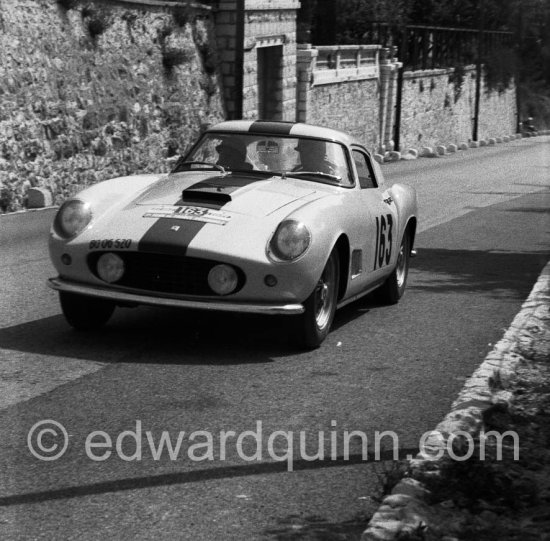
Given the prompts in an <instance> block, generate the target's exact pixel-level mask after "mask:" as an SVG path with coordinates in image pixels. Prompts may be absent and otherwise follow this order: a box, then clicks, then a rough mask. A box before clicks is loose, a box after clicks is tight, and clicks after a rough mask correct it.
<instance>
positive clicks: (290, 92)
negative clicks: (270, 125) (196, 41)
mask: <svg viewBox="0 0 550 541" xmlns="http://www.w3.org/2000/svg"><path fill="white" fill-rule="evenodd" d="M299 7H300V2H299V1H298V0H218V2H217V14H216V36H217V43H218V49H219V56H220V58H221V73H222V78H223V86H224V92H225V96H224V97H225V103H226V107H227V113H228V117H229V118H246V119H255V118H259V117H265V115H264V114H262V112H261V111H260V102H261V99H262V97H261V96H260V93H259V85H258V81H259V76H258V74H259V68H260V64H261V62H262V60H261V53H262V52H264V53H265V52H266V50H267V49H270V50H273V49H275V48H278V49H279V50H278V51H277V54H276V55H273V57H268V59H267V63H268V64H269V68H270V69H271V70H272V71H273V72H274V73H273V78H274V79H275V82H274V85H275V87H274V88H270V89H269V90H270V92H269V94H270V96H269V99H270V100H273V102H274V103H273V106H272V107H271V108H269V113H268V115H267V116H268V119H269V120H294V119H295V116H296V17H297V15H296V14H297V11H298V9H299ZM264 62H265V61H264Z"/></svg>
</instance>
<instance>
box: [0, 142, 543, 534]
mask: <svg viewBox="0 0 550 541" xmlns="http://www.w3.org/2000/svg"><path fill="white" fill-rule="evenodd" d="M384 172H385V175H386V178H387V181H388V183H393V182H397V181H399V182H406V183H409V184H411V185H413V186H415V188H416V189H417V190H418V195H419V202H420V212H421V216H420V227H419V234H418V236H417V248H418V250H419V257H418V258H416V259H415V260H413V264H412V269H411V273H410V275H409V286H408V289H407V292H406V294H405V296H404V297H403V299H402V301H401V302H400V303H399V305H397V306H379V305H377V303H376V301H375V299H374V298H372V297H369V298H367V299H364V300H361V301H359V302H356V303H354V304H353V305H350V306H348V307H346V308H344V309H342V310H341V311H340V312H339V313H338V314H337V317H336V320H335V325H334V330H333V331H332V333H331V334H330V335H329V337H328V339H327V340H326V342H325V343H324V344H323V345H322V347H321V348H320V349H318V350H316V351H313V352H307V353H303V352H297V351H296V350H295V349H293V346H292V345H291V343H290V342H289V341H288V340H287V338H286V334H285V332H284V331H285V325H284V322H283V323H281V321H280V320H278V319H277V320H274V319H269V318H259V317H239V316H232V317H231V318H228V317H227V316H221V315H218V316H213V315H203V314H182V313H180V312H178V311H175V310H161V309H154V308H137V309H132V310H130V309H119V310H117V312H116V314H115V317H114V318H113V319H112V321H111V322H110V324H109V326H108V327H106V328H105V329H104V330H102V331H100V332H94V333H90V334H80V333H76V332H73V331H72V330H71V329H70V328H69V327H68V326H67V324H66V323H65V321H64V320H63V317H62V316H61V315H60V309H59V306H58V303H57V298H56V294H55V293H54V292H53V291H51V290H49V289H48V288H47V287H46V285H45V281H46V279H47V278H48V277H49V276H52V275H53V273H54V272H53V267H52V266H51V264H50V263H49V259H48V255H47V245H46V244H47V235H48V227H49V223H50V222H51V219H52V216H53V214H52V211H50V210H45V211H39V212H31V213H27V214H12V215H5V216H0V284H1V286H0V287H1V297H0V408H1V409H0V476H1V477H0V538H2V539H19V538H21V539H23V538H31V539H105V538H117V539H151V538H153V537H155V538H157V539H200V540H202V539H205V540H209V539H235V540H237V539H239V540H240V539H289V538H293V539H294V538H301V539H318V538H320V537H321V534H322V533H324V534H327V535H328V534H334V535H336V534H339V533H341V534H343V535H346V536H348V537H349V538H354V536H358V535H359V534H360V532H361V531H362V530H363V529H364V527H365V524H366V519H367V517H368V516H369V515H370V513H371V512H372V511H373V510H374V509H375V508H376V501H375V500H374V499H373V498H375V497H376V496H377V495H378V494H379V493H380V490H381V483H382V479H383V476H384V471H385V470H391V468H392V467H395V466H394V463H393V462H392V461H390V460H388V459H389V458H391V452H390V451H391V449H390V446H389V442H390V440H385V442H384V445H383V446H382V451H381V457H380V460H375V459H374V458H375V457H374V456H373V454H372V453H373V452H374V437H375V433H376V432H377V431H378V432H381V431H393V432H395V434H396V436H397V437H398V438H399V450H400V455H401V456H406V455H407V454H411V453H415V452H416V450H417V448H418V441H419V438H420V436H421V435H422V434H423V433H424V432H426V431H428V430H431V429H432V428H433V427H434V426H435V425H436V424H437V423H438V422H439V421H440V420H441V419H442V418H443V416H444V415H445V414H446V413H447V411H448V410H449V407H450V404H451V403H452V401H453V399H454V397H455V396H456V394H457V393H458V391H459V390H460V388H461V386H462V384H463V382H464V380H465V379H466V378H467V377H468V376H469V375H470V374H471V373H472V372H473V371H474V369H475V368H476V367H477V366H478V365H479V363H480V362H481V361H482V360H483V358H484V357H485V355H486V354H487V352H488V351H489V350H490V349H491V345H492V344H493V343H495V342H496V341H497V340H498V339H499V338H500V337H501V336H502V334H503V332H504V330H505V329H506V328H507V327H508V325H509V323H510V322H511V320H512V319H513V317H514V315H515V314H516V312H517V311H518V310H519V308H520V306H521V303H522V301H523V300H524V299H525V298H526V296H527V295H528V293H529V291H530V289H531V287H532V285H533V283H534V282H535V280H536V278H537V276H538V274H539V272H540V270H541V269H542V267H543V266H544V264H545V263H546V261H547V259H548V256H549V253H550V250H549V242H548V240H549V238H550V237H549V228H550V219H549V214H548V213H549V209H550V193H549V188H550V186H549V179H550V138H549V137H539V138H533V139H524V140H520V141H515V142H512V143H508V144H505V145H497V146H495V147H488V148H481V149H476V150H468V151H465V152H459V153H457V154H456V155H450V156H446V157H442V158H438V159H420V160H416V161H410V162H399V163H395V164H388V165H386V166H384ZM44 420H53V421H56V422H57V423H59V424H60V425H61V426H62V427H63V428H64V429H65V430H66V434H67V448H66V451H65V453H64V454H63V455H62V456H61V457H60V458H59V459H57V460H50V461H44V460H40V459H38V458H37V457H36V456H35V455H33V454H32V453H31V452H30V449H29V444H28V441H27V437H28V434H29V431H30V430H31V428H32V427H33V426H36V425H37V423H40V422H41V421H44ZM43 426H45V425H43ZM49 428H51V429H52V431H53V430H57V431H58V434H61V428H59V425H55V426H50V427H49ZM346 430H347V431H359V432H361V433H362V434H364V435H365V436H366V437H367V439H368V451H369V455H368V460H367V461H364V460H363V457H362V451H363V448H362V446H361V439H360V438H355V439H352V441H351V445H350V449H349V457H348V459H347V460H346V459H345V449H344V447H343V434H344V431H346ZM163 431H164V432H165V433H166V434H167V435H169V436H170V438H171V441H172V443H173V444H174V445H176V443H177V438H178V436H180V438H181V442H180V443H181V447H180V449H179V451H180V452H179V453H178V454H177V456H174V457H170V456H169V453H168V452H167V449H166V448H164V452H162V453H157V455H156V457H155V453H156V450H157V451H158V445H159V442H160V441H161V439H162V437H163V436H162V434H163ZM182 431H183V432H184V434H183V435H182ZM222 431H225V432H226V435H225V436H226V440H225V446H224V449H223V451H224V452H225V457H223V458H222V457H221V456H220V454H221V452H222V444H221V439H222V436H221V435H220V432H222ZM229 431H234V432H235V436H230V435H229V436H228V435H227V432H229ZM244 431H250V432H249V433H248V434H245V435H244V436H242V437H241V439H240V443H241V447H240V448H239V446H238V436H239V435H240V434H241V435H242V434H243V432H244ZM277 431H280V432H279V433H278V432H277ZM93 432H96V434H95V435H94V434H92V433H93ZM193 433H194V434H193ZM301 433H303V436H300V434H301ZM91 434H92V437H91V436H90V435H91ZM166 434H165V436H166ZM35 435H36V432H35ZM139 437H141V442H138V441H137V439H138V438H139ZM270 437H271V448H270V451H271V454H270V453H268V452H267V447H268V444H269V439H270ZM290 437H292V438H293V442H294V444H295V445H296V450H297V452H295V453H294V456H293V460H292V461H291V460H289V459H288V458H289V457H288V455H289V451H288V447H289V446H288V443H289V438H290ZM300 437H303V438H304V445H303V449H302V450H300V449H299V447H300ZM90 438H91V439H90ZM117 438H118V440H119V443H120V445H119V446H118V448H117ZM209 438H211V439H209ZM319 438H320V440H319ZM109 440H110V445H109ZM258 440H260V441H261V443H262V445H257V441H258ZM319 441H321V442H322V445H320V444H319ZM87 442H88V446H87ZM41 443H42V447H43V448H48V447H49V448H51V449H54V446H55V445H56V444H57V445H61V443H62V440H59V439H57V440H56V439H55V438H54V436H53V432H50V433H47V434H45V436H44V438H43V440H42V442H41ZM390 443H391V442H390ZM93 444H97V445H95V446H94V445H93ZM34 445H35V447H34V449H36V442H34ZM58 449H61V447H58ZM319 449H324V450H325V460H323V461H320V460H310V459H311V458H312V457H314V456H315V455H316V454H318V453H319ZM38 450H40V448H39V447H38ZM298 451H300V452H298ZM301 451H306V452H301ZM332 453H334V455H335V457H336V460H332ZM50 454H51V453H50ZM260 455H261V456H260ZM98 457H99V458H101V459H103V460H98ZM243 457H245V458H243ZM246 457H248V458H249V460H246ZM274 457H275V458H274ZM277 457H278V458H277ZM211 458H212V459H211ZM279 459H280V461H278V460H279ZM289 466H291V467H292V469H293V471H288V470H289ZM292 535H297V536H299V537H291V536H292Z"/></svg>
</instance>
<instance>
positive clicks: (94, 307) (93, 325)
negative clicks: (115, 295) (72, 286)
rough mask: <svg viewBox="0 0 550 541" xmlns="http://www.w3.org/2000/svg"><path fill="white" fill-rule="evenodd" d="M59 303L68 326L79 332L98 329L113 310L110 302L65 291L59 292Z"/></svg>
mask: <svg viewBox="0 0 550 541" xmlns="http://www.w3.org/2000/svg"><path fill="white" fill-rule="evenodd" d="M59 302H60V304H61V309H62V310H63V315H64V316H65V319H66V320H67V322H68V323H69V325H71V327H74V328H75V329H77V330H79V331H89V330H93V329H99V328H100V327H102V326H103V325H105V323H107V321H109V318H110V317H111V316H112V315H113V312H114V310H115V304H114V303H113V302H111V301H107V300H104V299H97V298H95V297H87V296H85V295H78V294H76V293H67V292H65V291H60V292H59Z"/></svg>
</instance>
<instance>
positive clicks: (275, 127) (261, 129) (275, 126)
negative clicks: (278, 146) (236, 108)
mask: <svg viewBox="0 0 550 541" xmlns="http://www.w3.org/2000/svg"><path fill="white" fill-rule="evenodd" d="M294 126H295V122H270V121H267V120H266V121H262V120H258V121H256V122H253V123H252V124H251V125H250V128H248V131H249V133H261V134H264V133H265V134H268V135H288V134H289V133H290V130H291V129H292V128H293V127H294Z"/></svg>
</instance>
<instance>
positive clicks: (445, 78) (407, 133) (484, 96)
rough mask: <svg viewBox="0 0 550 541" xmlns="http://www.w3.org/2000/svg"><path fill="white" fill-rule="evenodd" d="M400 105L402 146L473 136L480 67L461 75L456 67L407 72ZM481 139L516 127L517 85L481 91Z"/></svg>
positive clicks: (511, 130)
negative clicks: (476, 87)
mask: <svg viewBox="0 0 550 541" xmlns="http://www.w3.org/2000/svg"><path fill="white" fill-rule="evenodd" d="M403 79H404V81H403V97H402V110H401V132H400V147H401V150H402V151H405V150H407V148H416V149H418V148H420V147H423V146H436V145H438V144H448V143H460V142H468V141H471V139H472V128H473V122H474V112H475V86H476V72H475V68H474V67H473V66H470V67H468V68H467V69H465V70H464V73H463V74H462V76H460V74H455V71H454V69H440V70H426V71H412V72H405V74H404V78H403ZM479 110H480V115H479V124H478V139H486V138H489V137H502V136H505V135H510V134H513V133H515V131H516V95H515V85H513V84H512V85H511V86H510V87H509V88H507V89H505V90H501V91H500V92H499V91H496V90H493V91H491V90H489V89H488V88H487V87H486V85H485V84H484V83H483V84H482V88H481V94H480V105H479Z"/></svg>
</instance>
